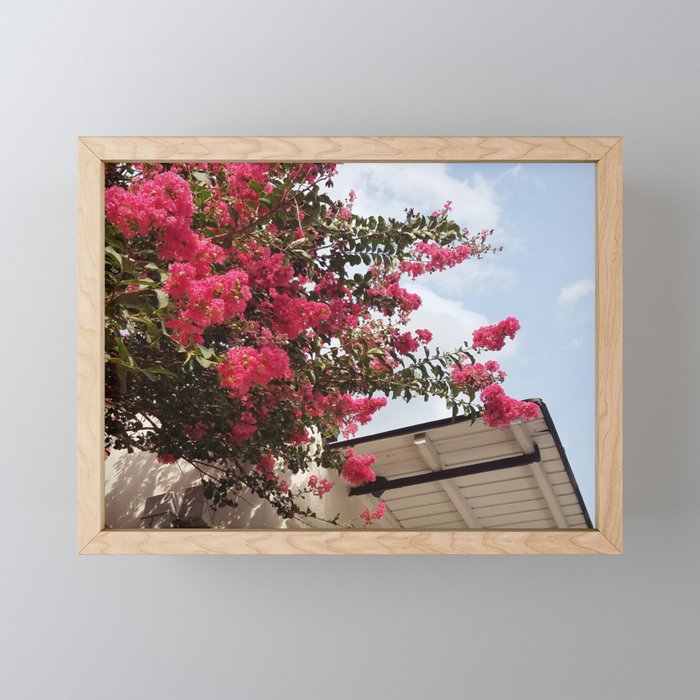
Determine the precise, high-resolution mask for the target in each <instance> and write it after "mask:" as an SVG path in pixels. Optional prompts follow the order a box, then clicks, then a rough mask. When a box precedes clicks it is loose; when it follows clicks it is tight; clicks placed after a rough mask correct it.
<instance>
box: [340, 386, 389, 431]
mask: <svg viewBox="0 0 700 700" xmlns="http://www.w3.org/2000/svg"><path fill="white" fill-rule="evenodd" d="M386 404H387V400H386V398H385V397H384V396H371V397H359V398H355V397H353V396H351V395H350V394H340V396H337V397H335V398H333V399H331V403H330V405H329V408H330V410H331V411H332V412H333V413H334V414H335V416H336V417H337V419H338V420H339V421H340V422H343V423H345V427H344V429H343V435H344V436H345V437H350V436H352V435H354V434H355V433H356V432H357V430H358V428H359V426H360V425H367V423H369V422H370V421H371V420H372V416H373V415H374V414H375V413H376V412H377V411H378V410H379V409H380V408H384V406H386Z"/></svg>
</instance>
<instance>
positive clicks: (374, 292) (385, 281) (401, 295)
mask: <svg viewBox="0 0 700 700" xmlns="http://www.w3.org/2000/svg"><path fill="white" fill-rule="evenodd" d="M375 272H376V270H375ZM377 277H378V279H377V282H376V284H375V285H374V286H373V287H371V288H370V289H369V290H368V291H367V296H368V297H369V298H370V299H372V301H373V302H374V304H375V306H376V307H377V308H378V309H379V310H380V311H381V312H382V313H383V314H384V315H385V316H390V315H391V314H392V313H393V312H394V309H398V310H399V311H400V312H401V313H402V314H404V316H407V315H408V314H410V313H411V312H412V311H415V310H416V309H418V308H420V305H421V298H420V297H419V296H418V295H417V294H413V293H412V292H409V291H408V290H407V289H406V288H405V287H402V286H401V285H400V284H399V279H400V278H401V272H392V273H389V274H387V275H384V276H383V277H380V276H379V275H378V276H377Z"/></svg>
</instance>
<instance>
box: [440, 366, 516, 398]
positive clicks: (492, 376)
mask: <svg viewBox="0 0 700 700" xmlns="http://www.w3.org/2000/svg"><path fill="white" fill-rule="evenodd" d="M450 371H451V374H452V381H453V382H454V383H455V384H456V385H457V386H458V387H460V389H463V390H465V391H480V390H481V389H484V388H485V387H487V386H488V385H489V384H494V383H495V382H502V381H503V380H504V379H505V377H506V373H505V372H504V371H503V370H502V369H501V368H500V365H499V364H498V362H496V361H495V360H488V361H487V362H485V363H484V364H482V363H481V362H474V363H473V364H465V365H462V366H461V367H460V366H459V365H452V368H451V370H450Z"/></svg>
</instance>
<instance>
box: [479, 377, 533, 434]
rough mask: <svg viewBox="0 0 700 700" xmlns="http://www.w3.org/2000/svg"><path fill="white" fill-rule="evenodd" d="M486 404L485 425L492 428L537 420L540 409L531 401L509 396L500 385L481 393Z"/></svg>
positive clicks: (494, 385)
mask: <svg viewBox="0 0 700 700" xmlns="http://www.w3.org/2000/svg"><path fill="white" fill-rule="evenodd" d="M481 400H482V401H483V403H484V416H483V417H484V423H486V425H488V426H489V427H491V428H505V427H506V426H508V425H510V424H511V423H513V422H514V421H516V420H535V419H536V418H539V417H540V407H539V406H538V405H537V404H535V403H532V402H530V401H518V400H517V399H513V398H511V397H510V396H507V395H506V393H505V392H504V391H503V387H501V386H500V385H499V384H491V385H490V386H487V387H486V388H485V389H484V390H483V391H482V392H481Z"/></svg>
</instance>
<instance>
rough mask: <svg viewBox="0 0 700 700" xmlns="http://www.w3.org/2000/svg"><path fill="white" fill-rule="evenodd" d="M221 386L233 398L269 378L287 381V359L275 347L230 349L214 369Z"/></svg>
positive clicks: (290, 374) (289, 373)
mask: <svg viewBox="0 0 700 700" xmlns="http://www.w3.org/2000/svg"><path fill="white" fill-rule="evenodd" d="M217 369H218V372H219V380H220V382H221V385H222V386H223V387H224V388H225V389H228V390H229V392H231V394H233V395H234V396H243V395H244V394H247V393H248V391H249V390H250V388H251V387H252V386H254V385H258V386H265V385H266V384H268V383H269V382H271V381H272V380H273V379H291V377H292V372H291V369H290V363H289V356H288V355H287V353H286V352H285V351H284V350H282V348H278V347H276V346H275V345H265V346H263V347H262V348H261V349H260V350H257V349H255V348H252V347H248V346H243V347H237V348H231V350H229V351H228V352H227V353H226V357H225V358H224V359H223V360H222V361H221V362H220V363H219V366H218V368H217Z"/></svg>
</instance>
